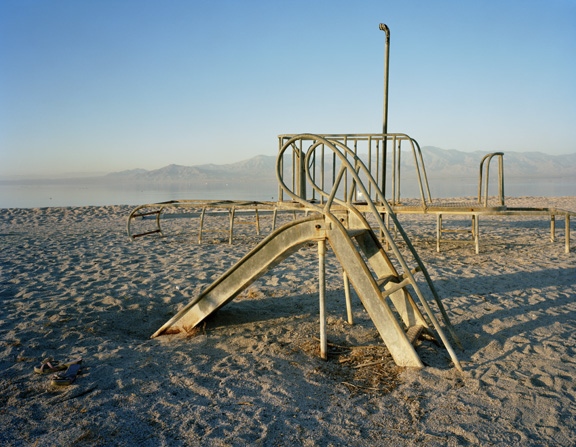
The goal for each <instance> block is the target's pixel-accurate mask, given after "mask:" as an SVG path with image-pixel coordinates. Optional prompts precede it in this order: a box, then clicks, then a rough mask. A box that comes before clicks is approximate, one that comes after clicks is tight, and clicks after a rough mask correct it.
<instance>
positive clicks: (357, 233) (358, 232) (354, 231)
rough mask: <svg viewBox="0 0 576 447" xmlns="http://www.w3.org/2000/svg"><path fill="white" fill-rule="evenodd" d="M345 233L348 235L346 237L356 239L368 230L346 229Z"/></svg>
mask: <svg viewBox="0 0 576 447" xmlns="http://www.w3.org/2000/svg"><path fill="white" fill-rule="evenodd" d="M346 231H347V233H348V236H350V237H358V236H361V235H363V234H364V233H366V232H367V231H368V230H367V229H366V228H353V229H348V230H346Z"/></svg>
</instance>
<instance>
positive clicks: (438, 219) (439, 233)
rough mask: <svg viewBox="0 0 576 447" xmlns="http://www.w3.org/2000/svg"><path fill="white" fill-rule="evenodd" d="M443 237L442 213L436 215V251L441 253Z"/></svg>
mask: <svg viewBox="0 0 576 447" xmlns="http://www.w3.org/2000/svg"><path fill="white" fill-rule="evenodd" d="M441 237H442V214H437V215H436V251H437V252H438V253H440V238H441Z"/></svg>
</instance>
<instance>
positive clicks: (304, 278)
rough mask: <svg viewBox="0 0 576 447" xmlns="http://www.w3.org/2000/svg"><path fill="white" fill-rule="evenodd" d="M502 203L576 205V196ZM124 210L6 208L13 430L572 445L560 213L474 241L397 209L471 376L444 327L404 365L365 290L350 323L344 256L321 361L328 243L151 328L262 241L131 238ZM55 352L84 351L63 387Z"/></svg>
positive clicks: (104, 441) (108, 441) (569, 260)
mask: <svg viewBox="0 0 576 447" xmlns="http://www.w3.org/2000/svg"><path fill="white" fill-rule="evenodd" d="M508 203H509V204H511V205H518V204H524V205H526V204H529V205H532V206H546V205H548V206H557V207H561V208H566V209H571V210H576V197H565V198H555V199H551V198H523V199H522V200H520V199H518V200H516V202H514V201H509V202H508ZM129 211H130V208H129V207H127V206H108V207H79V208H42V209H3V210H0V299H1V303H2V306H1V308H0V388H1V392H0V427H2V428H1V429H0V445H3V446H72V445H82V446H132V445H134V446H135V445H138V446H160V445H166V446H179V445H190V446H242V445H250V446H284V445H286V446H288V445H290V446H293V445H303V446H344V445H354V446H382V445H394V446H411V445H426V446H457V445H482V446H488V445H496V446H513V445H517V446H543V445H549V446H573V445H575V444H576V429H575V427H576V387H575V385H574V377H575V375H576V300H575V299H576V248H575V247H574V244H573V245H572V252H571V253H569V254H565V253H564V241H563V234H564V229H563V223H558V229H557V233H558V241H557V242H556V243H551V242H550V241H549V238H548V235H549V226H548V225H549V224H548V221H547V219H546V218H520V217H507V218H502V217H486V218H483V219H482V220H481V221H480V229H481V253H480V254H478V255H476V254H474V249H473V246H471V245H464V246H463V245H459V244H445V245H443V251H442V252H441V253H436V250H435V248H436V245H435V239H434V237H435V220H434V217H432V216H429V217H422V216H403V217H402V222H403V223H404V226H405V228H406V230H407V232H408V234H409V235H410V236H411V237H412V240H413V242H414V244H415V247H416V249H417V250H418V253H419V254H420V256H421V257H422V259H423V260H424V262H425V263H426V265H427V267H428V269H429V271H430V273H431V275H432V278H433V280H434V283H435V285H436V287H437V289H438V290H439V292H440V295H441V297H442V299H443V301H444V304H445V306H446V308H447V309H448V313H449V315H450V317H451V319H452V323H453V324H454V326H455V329H456V331H457V333H458V335H459V336H460V338H461V340H462V344H463V348H464V349H463V350H458V349H457V350H456V351H457V355H458V356H459V358H460V359H461V361H462V364H463V367H464V372H463V373H460V372H458V371H457V370H456V369H455V368H454V367H453V366H452V365H451V363H450V360H449V357H448V355H447V354H446V352H445V351H444V350H443V349H441V348H440V347H438V346H436V345H435V344H434V343H433V342H432V341H430V340H422V341H420V342H419V343H420V344H419V345H418V347H417V351H418V353H419V354H420V355H421V358H422V359H423V361H424V362H425V363H426V365H427V366H426V367H425V368H424V369H421V370H414V369H405V368H398V367H396V366H395V365H394V363H393V362H392V360H391V358H390V356H389V355H388V354H387V351H386V349H385V348H384V347H383V345H382V343H381V341H380V339H379V337H378V333H377V332H376V329H375V328H374V326H373V325H372V323H371V321H370V320H369V318H368V317H367V315H366V313H365V312H364V311H363V309H362V306H361V304H360V302H359V301H358V299H357V298H356V297H355V299H354V315H355V319H356V322H355V325H353V326H350V325H348V324H347V323H346V322H345V318H346V309H345V304H344V293H343V288H342V280H341V276H340V269H339V268H338V265H337V263H336V261H335V260H334V257H333V255H332V254H331V252H329V253H328V266H327V278H328V292H327V299H328V315H329V316H328V328H327V330H328V341H329V342H330V343H331V344H330V349H331V350H330V357H329V360H328V361H323V360H321V359H320V358H319V357H318V352H317V351H318V341H317V337H318V296H317V292H318V284H317V255H316V253H317V252H316V247H315V246H314V245H311V246H307V247H305V248H303V249H302V250H300V251H299V252H298V253H296V254H295V255H294V256H292V257H291V258H289V259H288V260H286V261H285V262H284V263H282V264H281V265H279V266H278V267H277V268H275V269H274V270H273V271H271V272H269V273H268V274H267V275H266V276H264V277H262V278H261V279H260V280H258V281H257V282H256V283H254V284H252V285H251V286H250V287H249V289H248V290H246V291H245V292H243V293H242V295H241V296H240V297H238V298H237V299H235V300H234V301H232V302H231V303H230V304H229V305H227V306H226V307H224V308H223V309H221V310H220V311H219V312H218V313H217V314H216V315H215V316H214V317H213V318H211V319H210V320H209V321H208V322H207V323H206V325H204V326H202V327H201V328H199V330H198V331H197V332H196V333H194V334H187V335H169V336H163V337H159V338H155V339H150V338H149V337H150V335H151V334H152V333H153V332H154V331H155V330H156V329H158V328H159V327H160V326H161V325H162V324H163V323H164V322H165V321H166V320H168V319H169V318H170V317H171V316H172V315H174V313H175V312H176V311H177V310H178V309H180V308H182V306H184V305H185V304H186V303H187V302H188V301H189V300H190V299H192V298H193V297H194V296H195V294H197V293H198V292H199V291H200V290H202V288H203V287H205V286H207V285H208V284H210V283H211V282H212V281H213V280H214V279H216V278H217V277H218V276H219V275H220V274H221V273H222V272H224V271H225V270H226V269H227V268H228V267H230V266H232V265H233V264H234V262H236V261H237V260H238V259H240V258H241V257H242V256H243V255H244V254H245V253H246V252H247V251H248V250H249V249H250V248H251V247H252V246H254V245H255V244H256V243H257V242H258V241H259V240H261V238H262V237H261V236H260V237H259V236H256V235H255V231H254V228H253V227H251V226H238V227H237V235H236V237H235V240H234V243H233V244H232V245H229V244H228V243H227V235H226V234H225V233H211V234H210V235H209V236H206V235H205V237H204V242H203V243H202V244H200V245H199V244H197V243H196V230H197V227H196V224H195V223H194V222H192V221H190V220H189V219H188V220H184V219H174V220H171V221H170V222H169V223H168V227H167V229H168V230H169V231H167V236H166V237H164V238H160V237H158V236H157V235H154V236H150V237H144V238H141V239H139V240H137V241H130V240H129V239H128V238H127V236H126V233H125V226H126V216H127V215H128V213H129ZM283 218H288V217H287V216H284V217H283ZM216 220H217V219H216ZM221 220H222V219H221ZM222 223H223V224H225V223H226V222H225V219H224V221H223V222H222ZM262 224H263V234H265V233H266V232H269V231H270V224H271V222H270V219H264V220H263V222H262ZM214 225H219V224H218V223H214ZM47 357H53V358H56V359H59V360H66V359H71V358H75V357H82V358H83V365H84V368H83V374H82V375H80V376H78V378H77V380H76V381H75V382H74V384H72V385H71V386H69V387H63V388H55V387H53V386H51V385H50V378H49V376H44V375H38V374H34V372H33V369H34V366H37V365H38V364H39V363H40V362H41V361H42V359H44V358H47Z"/></svg>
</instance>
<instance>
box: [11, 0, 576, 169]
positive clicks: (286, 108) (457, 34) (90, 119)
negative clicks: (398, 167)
mask: <svg viewBox="0 0 576 447" xmlns="http://www.w3.org/2000/svg"><path fill="white" fill-rule="evenodd" d="M380 22H382V23H386V24H387V25H388V26H389V27H390V30H391V49H390V87H389V89H390V90H389V124H388V130H389V131H390V132H404V133H407V134H409V135H411V136H412V137H413V138H415V139H416V140H418V141H419V143H420V145H422V146H427V145H432V146H438V147H441V148H444V149H458V150H463V151H472V150H481V151H486V152H488V151H494V150H502V151H542V152H546V153H549V154H565V153H574V152H576V0H539V1H535V0H476V1H466V0H453V1H452V0H436V1H432V0H375V1H362V0H357V1H354V2H352V1H350V0H344V1H339V0H335V1H334V0H332V1H328V0H325V1H323V0H309V1H302V0H291V1H273V0H261V1H251V0H236V1H223V0H205V1H199V0H171V1H161V0H83V1H78V0H44V1H42V0H0V178H3V177H4V178H5V177H6V176H7V175H25V176H26V175H38V174H44V175H58V174H62V173H70V172H74V173H76V172H112V171H119V170H124V169H131V168H145V169H156V168H160V167H163V166H165V165H168V164H171V163H175V164H182V165H194V164H203V163H228V162H234V161H239V160H244V159H247V158H250V157H252V156H255V155H258V154H265V155H275V153H276V151H277V139H276V136H277V135H278V134H282V133H299V132H312V133H364V132H380V131H381V129H382V93H383V80H382V79H383V55H384V33H383V32H382V31H380V30H379V29H378V24H379V23H380Z"/></svg>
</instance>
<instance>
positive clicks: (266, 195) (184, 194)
mask: <svg viewBox="0 0 576 447" xmlns="http://www.w3.org/2000/svg"><path fill="white" fill-rule="evenodd" d="M430 189H431V193H432V197H436V198H445V197H469V196H476V195H477V184H476V181H475V180H474V181H471V180H469V179H450V180H445V179H430ZM491 194H494V192H492V191H491ZM575 195H576V178H560V179H550V178H532V179H524V178H523V179H514V178H512V179H507V180H506V184H505V196H506V197H524V196H537V197H561V196H575ZM402 197H405V198H407V197H419V193H418V190H417V188H415V187H414V186H413V185H405V186H403V189H402ZM176 199H207V200H214V199H216V200H258V201H275V200H277V199H278V190H277V186H276V184H275V183H274V182H272V181H269V182H266V183H260V184H257V183H235V184H222V183H219V184H200V185H181V184H150V185H133V184H123V185H118V184H111V185H106V184H102V183H97V182H85V183H82V182H79V181H75V182H66V183H64V182H59V183H56V182H37V183H29V184H14V183H0V208H42V207H65V206H102V205H134V206H135V205H140V204H145V203H155V202H164V201H168V200H176Z"/></svg>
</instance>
